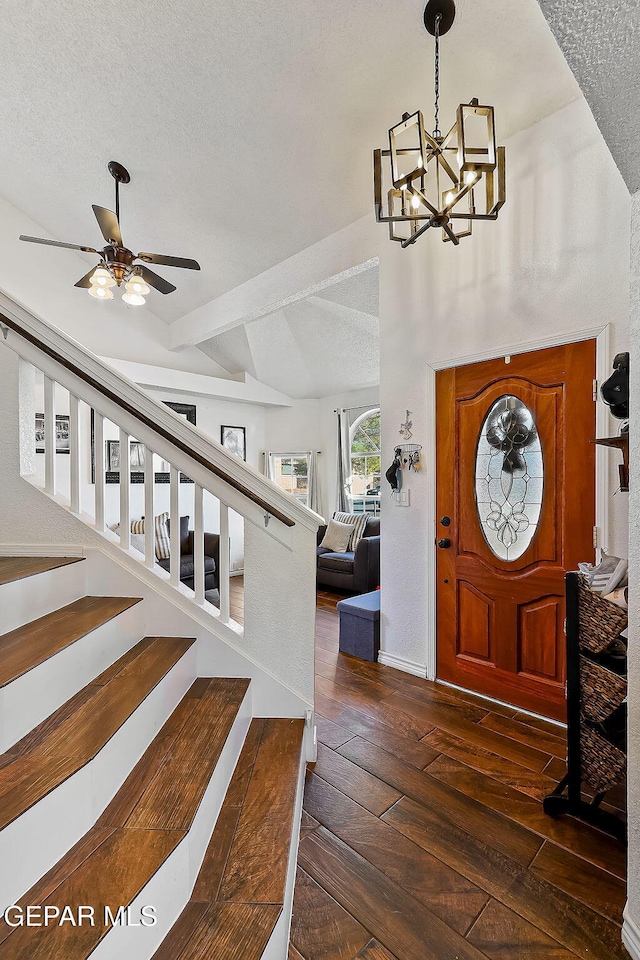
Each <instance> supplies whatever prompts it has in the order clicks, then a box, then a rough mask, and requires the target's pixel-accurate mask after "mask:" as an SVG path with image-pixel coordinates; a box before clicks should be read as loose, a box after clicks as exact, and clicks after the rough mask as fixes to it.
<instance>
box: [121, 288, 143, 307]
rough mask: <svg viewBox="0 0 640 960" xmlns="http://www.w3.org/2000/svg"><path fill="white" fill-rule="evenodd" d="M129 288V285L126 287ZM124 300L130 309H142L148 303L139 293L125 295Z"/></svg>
mask: <svg viewBox="0 0 640 960" xmlns="http://www.w3.org/2000/svg"><path fill="white" fill-rule="evenodd" d="M126 286H127V287H128V286H129V285H128V284H127V285H126ZM122 299H123V300H124V302H125V303H127V304H128V305H129V306H130V307H142V306H144V304H145V303H146V300H145V299H144V297H142V296H140V294H139V293H123V295H122Z"/></svg>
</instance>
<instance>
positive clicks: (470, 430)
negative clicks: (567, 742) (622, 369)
mask: <svg viewBox="0 0 640 960" xmlns="http://www.w3.org/2000/svg"><path fill="white" fill-rule="evenodd" d="M507 360H508V361H509V362H507ZM595 362H596V348H595V341H594V340H587V341H583V342H581V343H573V344H567V345H566V346H562V347H553V348H550V349H548V350H538V351H535V352H532V353H523V354H519V355H518V356H512V357H510V358H507V359H505V358H504V357H503V358H501V359H499V360H489V361H486V362H483V363H474V364H470V365H468V366H463V367H458V368H455V369H451V370H443V371H441V372H439V373H438V374H437V380H436V391H437V393H436V405H437V521H436V522H437V543H438V550H437V558H438V563H437V608H438V677H439V678H440V679H441V680H447V681H449V682H451V683H455V684H457V685H458V686H461V687H465V688H466V689H469V690H474V691H476V692H478V693H484V694H486V695H488V696H491V697H494V698H496V699H497V700H503V701H506V702H507V703H512V704H514V705H515V706H518V707H523V708H525V709H527V710H531V711H533V712H535V713H539V714H542V715H543V716H548V717H553V718H555V719H557V720H564V719H565V712H566V711H565V690H564V685H565V647H564V574H565V571H566V570H573V569H575V568H576V566H577V564H578V562H579V561H581V560H587V561H591V562H593V560H594V548H593V526H594V523H595V448H594V446H593V444H591V443H590V442H589V441H590V440H592V439H593V438H594V437H595V403H594V400H593V378H594V376H595Z"/></svg>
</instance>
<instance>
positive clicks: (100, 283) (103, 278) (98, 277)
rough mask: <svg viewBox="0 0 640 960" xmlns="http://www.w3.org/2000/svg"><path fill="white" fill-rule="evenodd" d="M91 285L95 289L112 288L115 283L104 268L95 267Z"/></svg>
mask: <svg viewBox="0 0 640 960" xmlns="http://www.w3.org/2000/svg"><path fill="white" fill-rule="evenodd" d="M91 283H92V284H93V285H94V286H96V287H113V286H115V283H116V282H115V280H114V279H113V277H112V276H111V274H110V273H109V271H108V270H107V269H106V268H105V267H97V268H96V269H95V270H94V271H93V274H92V276H91Z"/></svg>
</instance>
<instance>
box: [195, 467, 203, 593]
mask: <svg viewBox="0 0 640 960" xmlns="http://www.w3.org/2000/svg"><path fill="white" fill-rule="evenodd" d="M193 496H194V514H195V516H194V520H193V560H194V564H195V571H194V575H195V582H194V586H195V591H196V603H204V520H203V502H202V499H203V490H202V487H201V486H200V485H199V484H197V483H196V485H195V489H194V494H193Z"/></svg>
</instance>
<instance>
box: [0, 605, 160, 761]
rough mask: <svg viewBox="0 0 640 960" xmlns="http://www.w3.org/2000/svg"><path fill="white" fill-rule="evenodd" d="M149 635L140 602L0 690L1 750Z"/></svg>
mask: <svg viewBox="0 0 640 960" xmlns="http://www.w3.org/2000/svg"><path fill="white" fill-rule="evenodd" d="M143 635H144V615H143V609H142V604H140V603H137V604H136V605H135V606H133V607H129V609H128V610H125V611H123V613H120V614H118V616H117V617H113V619H111V620H109V621H108V622H107V623H103V624H102V625H101V626H100V627H97V628H96V629H95V630H93V631H92V632H91V633H88V634H87V635H86V636H84V637H81V638H80V639H79V640H76V642H75V643H72V644H70V645H69V646H68V647H65V648H64V650H61V651H60V652H59V653H56V654H55V655H54V656H52V657H49V659H48V660H45V661H44V663H41V664H39V665H38V666H37V667H34V668H33V669H32V670H29V671H27V673H25V674H23V675H22V676H21V677H18V678H17V679H16V680H13V681H12V682H11V683H8V684H7V685H6V687H2V688H1V689H0V753H3V752H4V751H5V750H8V749H9V747H10V746H12V745H13V744H14V743H16V742H17V741H18V740H20V738H21V737H23V736H24V735H25V734H26V733H29V731H30V730H33V728H34V727H35V726H37V725H38V724H39V723H41V722H42V721H43V720H45V719H46V718H47V717H48V716H49V715H50V714H51V713H53V712H54V711H55V710H57V709H58V707H61V706H62V704H63V703H66V701H67V700H69V699H70V698H71V697H72V696H74V694H76V693H78V691H79V690H81V689H82V687H84V686H86V685H87V684H88V683H91V681H92V680H95V678H96V677H97V676H98V675H99V674H100V673H102V671H103V670H106V668H107V667H109V666H110V665H111V664H112V663H114V661H116V660H117V659H118V658H119V657H121V656H122V655H123V654H124V653H126V652H127V650H129V649H130V648H131V647H133V646H134V644H136V643H138V641H139V640H140V639H141V637H142V636H143Z"/></svg>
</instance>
